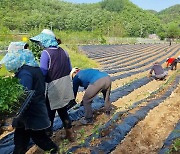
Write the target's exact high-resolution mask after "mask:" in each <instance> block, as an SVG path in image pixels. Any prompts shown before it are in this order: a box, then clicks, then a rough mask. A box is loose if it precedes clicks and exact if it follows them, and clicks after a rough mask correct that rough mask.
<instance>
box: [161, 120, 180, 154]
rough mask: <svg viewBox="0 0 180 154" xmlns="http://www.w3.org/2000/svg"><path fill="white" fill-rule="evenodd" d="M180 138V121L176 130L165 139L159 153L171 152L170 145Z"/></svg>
mask: <svg viewBox="0 0 180 154" xmlns="http://www.w3.org/2000/svg"><path fill="white" fill-rule="evenodd" d="M178 138H180V121H179V122H178V123H177V125H176V126H175V128H174V130H173V131H172V132H171V133H170V135H169V136H168V137H167V139H166V140H165V142H164V144H163V146H162V148H161V150H160V151H159V154H166V153H168V152H169V147H170V146H171V145H172V144H173V141H174V140H175V139H178Z"/></svg>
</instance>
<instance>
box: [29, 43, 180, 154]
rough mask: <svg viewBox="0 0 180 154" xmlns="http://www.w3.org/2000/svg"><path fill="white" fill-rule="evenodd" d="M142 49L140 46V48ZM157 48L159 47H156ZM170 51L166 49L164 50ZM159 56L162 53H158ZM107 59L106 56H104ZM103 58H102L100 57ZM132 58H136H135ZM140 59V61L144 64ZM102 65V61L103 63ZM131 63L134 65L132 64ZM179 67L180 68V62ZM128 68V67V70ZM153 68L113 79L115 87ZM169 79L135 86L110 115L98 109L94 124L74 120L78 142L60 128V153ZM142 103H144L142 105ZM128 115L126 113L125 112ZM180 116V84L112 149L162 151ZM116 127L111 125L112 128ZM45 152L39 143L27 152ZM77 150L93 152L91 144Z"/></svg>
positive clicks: (118, 153) (124, 153)
mask: <svg viewBox="0 0 180 154" xmlns="http://www.w3.org/2000/svg"><path fill="white" fill-rule="evenodd" d="M154 46H155V45H152V48H154ZM175 46H177V47H176V49H174V50H173V51H172V52H171V53H173V52H174V51H175V50H177V49H178V48H180V45H172V46H171V47H168V49H167V50H170V49H171V48H172V47H175ZM166 48H167V45H164V49H166ZM150 49H151V47H149V48H147V49H146V48H145V50H143V49H141V50H142V52H143V53H145V52H151V51H150ZM139 50H140V49H139ZM153 50H155V48H154V49H153ZM162 52H166V50H164V51H162ZM169 55H170V54H168V55H166V56H163V57H162V58H159V60H158V61H161V60H162V59H164V58H168V57H169ZM179 55H180V51H179V52H178V53H177V54H176V55H175V56H174V57H177V56H179ZM155 57H156V56H154V57H152V58H149V59H147V60H145V61H143V62H146V61H149V60H150V59H153V58H155ZM157 57H158V55H157ZM101 59H104V60H105V59H106V58H101ZM99 60H100V59H98V61H99ZM131 62H132V61H131ZM129 63H130V62H127V63H126V64H129ZM141 63H142V62H140V63H139V64H141ZM151 65H152V64H150V65H146V66H144V67H142V68H140V69H144V68H146V67H149V66H151ZM101 66H102V64H101ZM162 66H163V67H164V68H165V67H166V63H164V64H163V65H162ZM129 67H130V66H129ZM177 70H180V63H179V64H178V68H177ZM126 72H128V71H126ZM126 72H119V73H116V74H112V75H111V76H116V75H120V74H123V73H126ZM176 72H177V71H168V74H169V75H168V77H167V80H168V79H169V77H170V76H172V75H174V74H175V73H176ZM148 73H149V71H146V72H143V73H139V74H135V75H132V76H130V77H127V78H125V79H120V80H116V81H113V83H112V90H114V89H116V88H118V87H121V86H123V85H125V84H126V83H130V82H132V81H134V80H136V79H139V78H142V77H144V76H147V75H148ZM167 80H166V81H156V80H153V81H151V82H149V83H148V84H146V85H144V86H142V87H140V88H138V89H136V90H134V91H133V92H131V93H130V94H129V95H127V96H124V97H122V98H119V99H118V100H117V101H115V102H112V107H113V110H112V112H111V115H110V116H107V115H105V114H104V112H103V109H100V110H99V111H97V112H95V113H94V116H95V123H94V125H88V126H82V125H81V124H80V123H79V122H78V121H76V122H73V129H74V131H75V133H76V135H77V139H76V141H75V142H71V143H70V142H68V141H67V140H64V139H62V138H63V136H64V134H65V132H64V130H63V129H61V130H58V131H56V132H55V133H54V137H52V139H53V141H54V142H55V143H56V144H57V145H59V146H60V153H61V154H62V153H65V152H66V151H67V149H69V148H70V147H73V146H75V145H79V144H80V143H83V142H84V140H85V139H86V138H87V136H89V135H91V134H92V133H94V132H96V131H97V129H98V128H99V127H101V126H102V125H103V124H105V123H106V122H107V121H108V120H110V119H111V118H112V116H113V115H114V114H115V113H116V112H118V111H123V110H126V109H127V108H128V107H130V106H131V105H132V104H133V103H134V102H137V101H139V100H142V99H144V98H147V97H148V96H149V95H150V94H151V93H152V92H153V91H155V90H157V89H158V88H159V87H161V86H163V85H164V84H165V83H166V82H167ZM83 94H84V92H80V93H78V96H77V101H78V102H80V101H81V100H82V97H83ZM146 103H147V102H143V103H142V106H143V104H146ZM139 107H141V106H139ZM137 109H138V108H135V109H134V110H132V111H130V112H132V113H133V112H135V111H136V110H137ZM124 116H125V115H124ZM179 119H180V85H179V86H178V87H177V88H176V90H175V91H174V92H173V93H172V95H171V96H170V97H169V98H168V99H167V100H165V101H164V102H163V103H161V104H160V105H159V106H157V107H155V108H154V109H153V110H151V111H150V112H149V113H148V115H147V116H146V118H145V119H144V120H142V121H140V122H139V123H138V124H137V125H136V126H135V127H134V128H133V129H132V130H131V132H130V133H129V134H128V135H127V136H126V137H125V139H124V140H123V141H122V143H120V144H119V145H118V146H117V147H116V149H115V150H114V151H113V152H112V153H115V154H121V153H122V154H131V153H133V154H146V153H148V154H155V153H158V150H159V149H160V148H161V147H162V145H163V141H164V140H165V139H166V138H167V136H168V135H169V134H170V133H171V131H172V130H173V128H174V126H175V124H176V123H177V122H178V120H179ZM111 129H113V127H112V128H110V129H109V131H111ZM109 131H108V130H107V131H103V132H101V133H102V134H101V135H102V136H106V135H107V134H108V133H109ZM99 143H100V140H99V139H95V140H93V141H92V142H91V143H90V144H92V145H98V144H99ZM32 153H33V154H43V153H44V152H43V151H42V150H41V149H40V148H38V147H37V146H36V145H35V146H33V147H32V148H30V149H29V150H28V152H27V154H32ZM75 153H76V154H90V149H88V148H81V149H78V150H77V151H76V152H75Z"/></svg>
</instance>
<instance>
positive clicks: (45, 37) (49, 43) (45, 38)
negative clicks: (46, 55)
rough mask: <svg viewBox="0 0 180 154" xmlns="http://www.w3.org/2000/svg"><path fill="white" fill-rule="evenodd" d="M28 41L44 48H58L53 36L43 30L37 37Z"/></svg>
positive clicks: (48, 31)
mask: <svg viewBox="0 0 180 154" xmlns="http://www.w3.org/2000/svg"><path fill="white" fill-rule="evenodd" d="M30 40H31V41H32V42H38V43H40V44H41V45H42V46H43V47H45V48H48V47H57V46H58V42H57V40H56V37H55V34H54V33H53V32H52V31H51V30H49V29H44V30H43V31H42V32H41V33H40V34H39V35H36V36H34V37H31V38H30Z"/></svg>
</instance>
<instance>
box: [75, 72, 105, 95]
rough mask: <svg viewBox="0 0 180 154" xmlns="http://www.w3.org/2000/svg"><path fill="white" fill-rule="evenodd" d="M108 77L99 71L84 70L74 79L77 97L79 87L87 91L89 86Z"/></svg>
mask: <svg viewBox="0 0 180 154" xmlns="http://www.w3.org/2000/svg"><path fill="white" fill-rule="evenodd" d="M106 76H108V74H107V73H106V72H101V71H99V70H97V69H84V70H80V71H79V72H78V73H77V74H76V75H75V77H74V78H73V91H74V97H76V95H77V92H78V88H79V86H81V87H84V89H86V88H87V87H88V86H89V84H93V83H95V82H96V81H97V80H99V79H101V78H104V77H106Z"/></svg>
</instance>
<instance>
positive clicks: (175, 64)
mask: <svg viewBox="0 0 180 154" xmlns="http://www.w3.org/2000/svg"><path fill="white" fill-rule="evenodd" d="M177 62H178V60H177V59H175V60H174V61H173V62H172V64H171V70H173V69H174V68H175V70H176V68H177Z"/></svg>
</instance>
